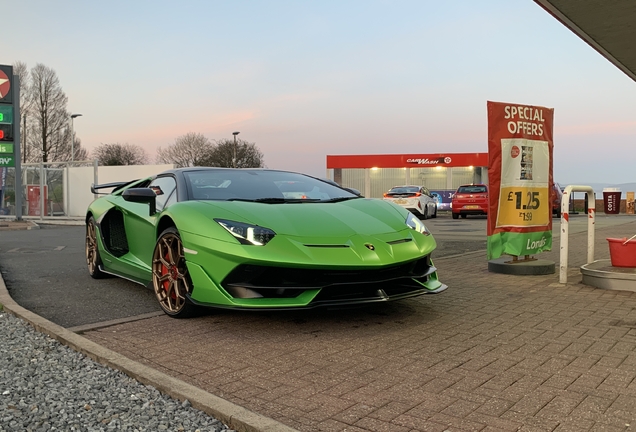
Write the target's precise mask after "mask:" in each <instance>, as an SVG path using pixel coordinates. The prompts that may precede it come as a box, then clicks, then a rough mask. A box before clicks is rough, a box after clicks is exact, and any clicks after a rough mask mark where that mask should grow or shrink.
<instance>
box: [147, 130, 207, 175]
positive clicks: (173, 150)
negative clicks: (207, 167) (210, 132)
mask: <svg viewBox="0 0 636 432" xmlns="http://www.w3.org/2000/svg"><path fill="white" fill-rule="evenodd" d="M213 149H214V147H213V146H212V143H210V140H209V139H207V138H206V137H204V136H203V135H202V134H200V133H194V132H188V133H187V134H185V135H181V136H180V137H178V138H177V139H175V141H174V144H172V145H170V146H168V147H166V148H165V149H162V148H161V147H159V148H158V149H157V162H158V163H167V164H175V165H176V167H177V168H183V167H189V166H202V165H204V163H203V162H202V161H204V160H205V159H206V158H207V157H209V155H210V153H211V152H212V150H213Z"/></svg>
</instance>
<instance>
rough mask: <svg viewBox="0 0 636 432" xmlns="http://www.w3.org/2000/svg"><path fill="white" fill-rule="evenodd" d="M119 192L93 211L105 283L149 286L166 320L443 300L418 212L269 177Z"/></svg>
mask: <svg viewBox="0 0 636 432" xmlns="http://www.w3.org/2000/svg"><path fill="white" fill-rule="evenodd" d="M104 189H106V190H110V193H106V194H104V195H103V196H101V197H99V198H97V199H96V200H95V201H93V202H92V203H91V205H90V206H89V208H88V211H87V213H86V261H87V263H88V271H89V273H90V275H91V276H92V277H94V278H102V277H104V276H106V275H115V276H119V277H122V278H126V279H129V280H132V281H134V282H138V283H141V284H143V285H146V286H149V287H150V288H151V289H153V290H154V292H155V294H156V296H157V299H158V301H159V304H160V305H161V308H162V309H163V310H164V312H165V313H166V314H168V315H170V316H173V317H187V316H191V315H193V313H194V312H195V311H196V309H197V308H198V306H212V307H220V308H237V309H299V308H312V307H317V306H343V305H353V304H363V303H372V302H384V301H388V300H397V299H403V298H407V297H412V296H416V295H420V294H427V293H439V292H441V291H444V290H445V289H446V285H444V284H442V283H441V282H439V280H438V278H437V269H436V268H435V267H434V265H433V262H432V261H431V253H432V252H433V250H434V249H435V246H436V243H435V239H433V236H431V234H430V233H429V231H428V230H427V229H426V227H425V226H424V224H423V223H422V222H421V221H420V220H419V219H418V218H417V217H416V216H414V215H413V214H412V213H411V212H409V211H408V210H405V209H404V208H402V207H399V206H397V205H395V204H393V203H390V202H387V201H383V200H380V199H366V198H364V197H361V196H360V195H359V193H356V192H357V191H355V190H353V189H347V188H342V187H340V186H338V185H337V184H336V183H334V182H331V181H328V180H321V179H318V178H314V177H310V176H307V175H304V174H298V173H293V172H286V171H276V170H267V169H230V168H181V169H174V170H170V171H166V172H163V173H161V174H158V175H156V176H153V177H150V178H145V179H141V180H136V181H133V182H128V183H108V184H102V185H93V186H92V187H91V190H92V192H93V193H100V191H101V190H104Z"/></svg>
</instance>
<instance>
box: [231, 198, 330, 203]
mask: <svg viewBox="0 0 636 432" xmlns="http://www.w3.org/2000/svg"><path fill="white" fill-rule="evenodd" d="M227 201H245V202H257V203H265V204H290V203H291V204H296V203H305V202H319V201H320V200H319V199H307V198H278V197H271V198H255V199H247V198H229V199H227Z"/></svg>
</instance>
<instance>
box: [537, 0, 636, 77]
mask: <svg viewBox="0 0 636 432" xmlns="http://www.w3.org/2000/svg"><path fill="white" fill-rule="evenodd" d="M534 1H535V3H537V4H538V5H539V6H541V7H542V8H543V9H545V10H546V11H547V12H548V13H550V14H551V15H552V16H553V17H554V18H556V19H557V20H559V21H560V22H561V23H562V24H563V25H565V26H566V27H567V28H569V29H570V30H572V32H574V34H576V35H577V36H579V37H580V38H581V39H583V40H584V41H585V42H587V43H588V44H589V45H590V46H591V47H592V48H594V49H595V50H596V51H598V52H599V53H600V54H601V55H602V56H603V57H605V58H606V59H608V60H609V61H610V62H612V64H614V65H615V66H616V67H617V68H619V69H620V70H621V71H623V72H624V73H625V74H627V76H629V77H630V78H631V79H632V80H634V81H636V49H634V43H635V41H636V25H635V24H634V23H636V1H634V0H602V1H599V0H534Z"/></svg>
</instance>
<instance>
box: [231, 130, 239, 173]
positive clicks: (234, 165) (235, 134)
mask: <svg viewBox="0 0 636 432" xmlns="http://www.w3.org/2000/svg"><path fill="white" fill-rule="evenodd" d="M238 134H240V132H232V135H234V161H233V163H232V165H233V168H236V136H237V135H238Z"/></svg>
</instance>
